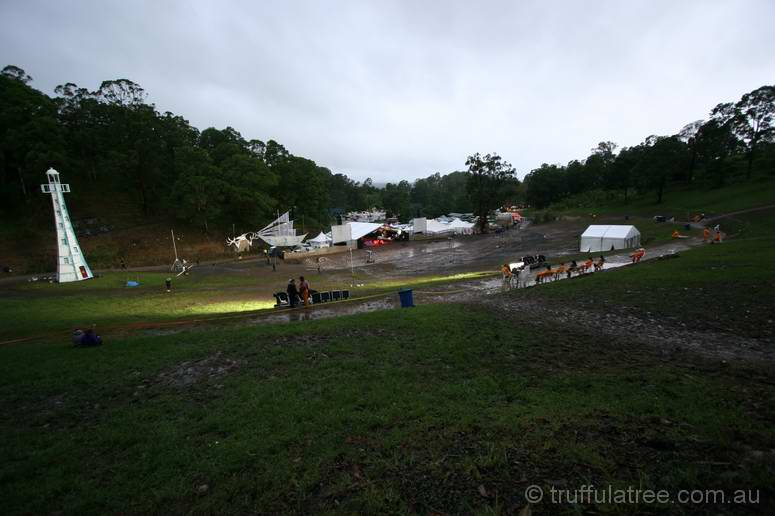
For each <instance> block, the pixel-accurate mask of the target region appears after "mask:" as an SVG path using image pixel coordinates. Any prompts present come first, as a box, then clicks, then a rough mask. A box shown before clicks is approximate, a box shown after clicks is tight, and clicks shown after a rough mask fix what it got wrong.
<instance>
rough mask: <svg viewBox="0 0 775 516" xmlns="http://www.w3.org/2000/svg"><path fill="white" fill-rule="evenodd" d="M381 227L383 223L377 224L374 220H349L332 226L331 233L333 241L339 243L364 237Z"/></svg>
mask: <svg viewBox="0 0 775 516" xmlns="http://www.w3.org/2000/svg"><path fill="white" fill-rule="evenodd" d="M381 227H382V224H375V223H373V222H348V223H346V224H342V225H341V226H333V227H332V228H331V234H332V236H333V242H334V243H335V244H339V243H342V242H351V241H353V240H358V239H359V238H363V237H365V236H366V235H368V234H369V233H373V232H374V231H376V230H378V229H379V228H381Z"/></svg>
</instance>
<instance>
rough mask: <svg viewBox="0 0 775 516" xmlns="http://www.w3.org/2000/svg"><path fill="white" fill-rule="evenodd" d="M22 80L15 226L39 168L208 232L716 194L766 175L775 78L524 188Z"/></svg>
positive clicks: (12, 89)
mask: <svg viewBox="0 0 775 516" xmlns="http://www.w3.org/2000/svg"><path fill="white" fill-rule="evenodd" d="M31 82H32V78H31V77H30V76H29V75H28V74H27V73H26V72H25V71H24V70H22V69H21V68H18V67H16V66H10V65H9V66H6V67H5V68H4V69H3V70H2V74H0V210H2V211H3V215H4V216H6V217H9V218H11V219H13V220H19V219H23V218H25V217H29V216H31V215H33V214H34V213H35V212H36V211H40V210H41V209H46V207H45V206H44V205H45V203H41V202H34V200H35V199H36V198H38V197H37V196H38V185H39V184H40V183H41V182H42V181H43V177H44V175H43V174H44V172H45V170H46V169H47V168H48V167H54V168H57V169H58V170H60V171H61V172H62V173H63V174H64V177H65V180H66V181H68V182H71V183H77V184H78V185H79V188H80V190H79V189H74V193H73V194H72V195H73V196H74V197H75V198H78V199H79V202H80V200H81V199H82V197H85V196H87V195H92V196H94V195H95V194H94V192H100V197H101V199H100V200H99V201H100V202H102V201H104V200H105V199H116V200H117V199H119V198H120V199H123V200H124V201H125V202H129V203H131V204H132V205H134V206H136V207H137V209H138V211H139V212H141V213H142V214H144V215H146V216H150V217H168V218H175V219H178V220H180V221H185V222H187V223H190V224H192V225H195V226H198V227H201V228H202V229H203V230H204V231H212V230H214V229H215V228H218V229H223V228H230V227H232V225H233V224H236V225H237V227H242V228H254V227H258V226H260V225H261V224H263V223H265V222H267V221H268V220H270V219H271V218H272V217H273V214H274V213H275V212H276V210H285V209H292V210H293V215H294V217H295V218H297V219H298V218H301V217H304V218H305V220H306V224H307V225H308V226H310V227H315V226H318V227H321V228H322V227H325V226H326V225H328V224H329V223H330V222H331V221H332V220H333V219H334V216H335V214H336V213H338V212H341V211H350V210H363V209H368V208H371V207H382V208H385V209H386V210H387V211H388V212H389V213H390V214H393V215H396V216H399V217H400V218H401V219H403V220H406V219H409V218H411V217H413V216H417V215H426V216H438V215H441V214H444V213H449V212H455V211H457V212H471V211H477V212H478V211H480V210H482V209H491V208H493V207H495V206H497V205H498V204H499V203H509V204H513V203H523V202H526V203H528V204H530V205H532V206H535V207H537V208H543V207H546V206H549V205H550V204H552V203H557V202H562V201H563V200H566V199H568V198H576V197H578V195H577V194H583V193H585V192H597V191H603V192H614V193H616V195H621V196H623V197H624V198H625V199H627V197H628V196H630V195H632V193H634V192H637V193H646V192H653V193H654V200H655V202H660V201H661V198H662V195H663V193H664V192H665V190H666V189H668V188H670V187H671V185H674V184H676V183H686V184H697V185H699V186H702V187H706V188H711V187H719V186H723V185H724V184H726V183H727V182H730V181H739V180H747V179H750V178H752V177H754V176H757V175H769V174H773V173H775V144H774V143H773V136H775V135H774V133H775V129H774V128H773V119H774V118H775V87H774V86H763V87H761V88H759V89H757V90H755V91H752V92H751V93H747V94H746V95H743V97H742V98H741V99H740V100H739V101H738V102H736V103H722V104H719V105H718V106H716V107H715V108H713V110H712V111H711V112H710V116H709V119H708V120H705V121H702V120H700V121H696V122H692V123H691V124H688V125H687V126H686V127H684V128H683V129H682V130H681V131H680V132H679V133H678V134H676V135H670V136H649V137H648V138H646V140H645V141H644V142H643V143H641V144H639V145H636V146H633V147H626V148H623V149H621V150H619V151H618V152H617V146H616V145H615V144H614V143H612V142H602V143H600V144H599V145H598V147H597V148H595V149H593V151H592V154H591V155H590V156H588V157H587V158H585V159H583V160H574V161H571V162H570V163H568V164H567V165H565V166H561V165H548V164H544V165H541V167H539V168H537V169H535V170H533V171H531V172H530V173H528V174H527V175H526V177H525V179H524V182H523V183H520V182H519V180H517V179H516V177H515V175H514V172H515V171H514V170H513V169H510V166H507V167H505V168H504V167H501V166H500V164H499V161H498V160H500V158H499V157H497V156H495V157H497V160H494V161H492V162H488V161H487V160H484V161H483V160H482V159H479V158H478V155H475V156H472V157H471V158H469V160H468V162H467V163H466V165H467V166H468V169H467V170H465V171H456V172H452V173H449V174H446V175H441V174H439V173H436V174H433V175H431V176H429V177H427V178H424V179H418V180H416V181H414V182H412V183H410V182H409V181H401V182H399V183H397V184H393V183H389V184H387V185H386V186H385V187H384V188H377V187H376V186H374V184H373V182H372V181H371V180H370V179H367V180H366V181H364V182H362V183H359V182H355V181H353V180H351V179H350V178H348V177H347V176H346V175H344V174H342V173H334V172H332V171H331V170H329V169H327V168H325V167H323V166H320V165H318V164H317V163H315V162H314V161H313V160H311V159H308V158H304V157H301V156H295V155H293V154H291V153H290V152H289V151H288V150H287V149H286V148H285V147H283V145H282V144H281V143H278V142H276V141H274V140H268V141H266V142H264V141H262V140H258V139H247V138H245V137H243V136H242V135H241V134H240V133H239V132H238V131H237V130H236V129H234V128H231V127H226V128H225V129H220V130H219V129H215V128H212V127H211V128H207V129H204V130H202V131H200V130H199V129H197V128H195V127H193V126H191V124H190V123H189V122H188V121H187V120H186V119H185V118H183V117H182V116H179V115H176V114H174V113H170V112H164V113H161V112H159V111H157V110H156V107H155V106H154V105H153V104H149V103H147V102H146V99H147V94H146V92H145V91H144V90H143V88H142V87H141V86H140V85H138V84H136V83H134V82H132V81H130V80H127V79H118V80H110V81H105V82H103V83H102V84H101V85H100V86H99V88H97V89H96V90H94V91H90V90H88V89H87V88H83V87H79V86H78V85H76V84H72V83H66V84H62V85H60V86H57V87H56V89H55V96H54V97H49V96H48V95H46V94H44V93H42V92H40V91H38V90H36V89H34V88H33V87H32V86H31ZM489 157H490V155H488V156H486V158H489ZM474 158H476V159H474ZM488 163H489V165H493V166H494V168H493V167H489V168H488V166H487V164H488ZM505 165H508V164H505ZM499 167H500V168H499ZM504 171H505V172H504ZM483 179H486V180H487V181H489V182H488V183H483V182H482V181H483ZM81 185H89V186H90V188H82V187H81ZM482 185H486V187H483V186H482ZM79 195H80V196H82V197H80V198H79V197H78V196H79ZM484 199H486V201H487V202H486V203H484V204H483V200H484ZM87 200H88V199H87Z"/></svg>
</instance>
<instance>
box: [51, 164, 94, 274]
mask: <svg viewBox="0 0 775 516" xmlns="http://www.w3.org/2000/svg"><path fill="white" fill-rule="evenodd" d="M46 177H48V184H45V185H40V190H41V191H42V192H43V193H47V194H51V201H52V202H53V203H54V221H55V222H56V228H57V248H58V249H59V253H58V254H59V256H58V258H57V281H58V282H59V283H66V282H68V281H82V280H86V279H89V278H92V277H94V275H93V274H92V272H91V269H90V268H89V264H88V263H86V258H84V256H83V253H82V252H81V246H79V245H78V239H77V238H76V237H75V231H73V225H72V224H71V223H70V215H69V214H68V213H67V206H65V198H64V196H63V195H62V194H64V193H69V192H70V185H67V184H64V185H63V184H62V183H60V182H59V172H57V171H56V170H54V169H53V168H50V169H48V171H47V172H46Z"/></svg>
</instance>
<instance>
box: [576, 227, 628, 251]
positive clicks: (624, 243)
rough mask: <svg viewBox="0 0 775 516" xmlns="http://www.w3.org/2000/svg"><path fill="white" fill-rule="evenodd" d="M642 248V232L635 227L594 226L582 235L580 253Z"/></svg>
mask: <svg viewBox="0 0 775 516" xmlns="http://www.w3.org/2000/svg"><path fill="white" fill-rule="evenodd" d="M638 246H640V231H638V229H637V228H636V227H635V226H614V225H592V226H589V227H588V228H587V229H586V231H584V233H582V234H581V243H580V244H579V251H581V252H582V253H594V252H598V251H611V250H612V249H629V248H632V247H638Z"/></svg>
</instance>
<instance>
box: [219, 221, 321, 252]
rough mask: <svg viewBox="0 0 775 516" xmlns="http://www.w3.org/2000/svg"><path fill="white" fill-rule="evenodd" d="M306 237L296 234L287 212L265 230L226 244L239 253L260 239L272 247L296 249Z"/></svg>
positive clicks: (242, 236)
mask: <svg viewBox="0 0 775 516" xmlns="http://www.w3.org/2000/svg"><path fill="white" fill-rule="evenodd" d="M306 236H307V234H306V233H304V234H303V235H297V234H296V230H295V229H294V228H293V221H292V220H290V217H289V216H288V212H287V211H286V212H285V213H283V214H282V215H280V216H279V217H277V218H276V219H275V220H273V221H272V222H271V223H270V224H269V225H268V226H266V227H265V228H264V229H261V230H259V231H252V232H250V233H243V234H241V235H240V236H238V237H235V238H229V239H227V240H226V244H227V245H231V246H234V248H235V249H236V250H237V251H238V252H241V251H246V250H247V249H249V248H250V247H251V246H252V245H253V241H254V240H258V239H261V240H263V241H264V242H266V243H267V244H269V245H270V246H276V247H296V246H297V245H299V244H301V243H302V241H303V240H304V238H305V237H306Z"/></svg>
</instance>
